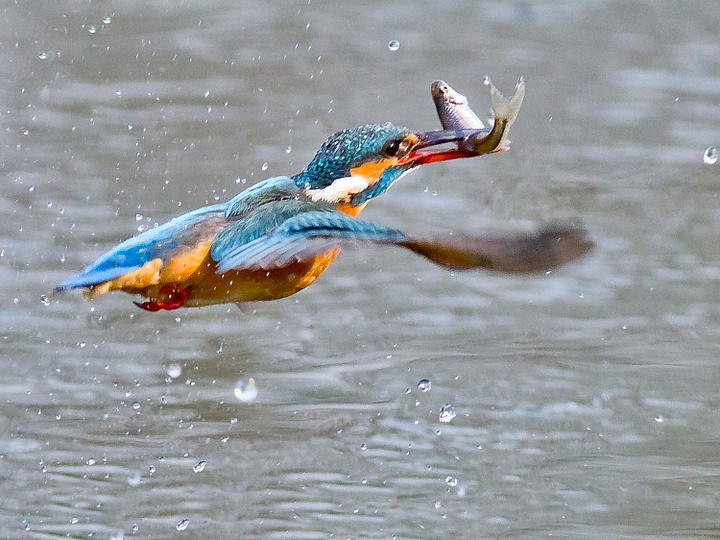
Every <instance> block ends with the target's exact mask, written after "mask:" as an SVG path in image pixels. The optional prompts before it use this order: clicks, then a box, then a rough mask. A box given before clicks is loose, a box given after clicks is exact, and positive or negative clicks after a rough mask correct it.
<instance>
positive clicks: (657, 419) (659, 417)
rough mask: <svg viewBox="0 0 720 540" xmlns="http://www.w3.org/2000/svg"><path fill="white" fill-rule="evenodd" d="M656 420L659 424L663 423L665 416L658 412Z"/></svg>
mask: <svg viewBox="0 0 720 540" xmlns="http://www.w3.org/2000/svg"><path fill="white" fill-rule="evenodd" d="M655 421H656V422H657V423H658V424H662V423H663V422H664V421H665V417H663V415H662V414H658V415H657V416H656V417H655Z"/></svg>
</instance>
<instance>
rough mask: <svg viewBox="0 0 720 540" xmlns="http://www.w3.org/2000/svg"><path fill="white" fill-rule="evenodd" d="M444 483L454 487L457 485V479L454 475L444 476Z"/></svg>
mask: <svg viewBox="0 0 720 540" xmlns="http://www.w3.org/2000/svg"><path fill="white" fill-rule="evenodd" d="M445 483H446V484H447V485H448V486H450V487H455V486H457V485H458V479H457V478H455V477H454V476H446V477H445Z"/></svg>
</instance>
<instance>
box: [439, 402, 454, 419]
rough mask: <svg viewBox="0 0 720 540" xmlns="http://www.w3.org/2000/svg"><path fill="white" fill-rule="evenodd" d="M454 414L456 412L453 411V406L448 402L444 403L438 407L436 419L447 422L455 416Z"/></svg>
mask: <svg viewBox="0 0 720 540" xmlns="http://www.w3.org/2000/svg"><path fill="white" fill-rule="evenodd" d="M456 415H457V413H456V412H455V407H453V406H452V405H450V404H449V403H446V404H445V405H443V406H442V408H441V409H440V416H438V420H439V421H440V422H442V423H443V424H447V423H448V422H450V421H451V420H452V419H453V418H455V416H456Z"/></svg>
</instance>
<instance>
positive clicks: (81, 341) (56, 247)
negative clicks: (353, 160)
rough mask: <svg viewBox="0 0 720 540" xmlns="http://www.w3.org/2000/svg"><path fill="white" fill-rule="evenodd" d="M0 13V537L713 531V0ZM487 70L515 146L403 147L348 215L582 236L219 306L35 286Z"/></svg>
mask: <svg viewBox="0 0 720 540" xmlns="http://www.w3.org/2000/svg"><path fill="white" fill-rule="evenodd" d="M0 20H2V25H0V74H1V75H2V76H1V77H0V100H1V101H2V107H1V108H0V128H1V129H0V144H1V146H0V168H1V176H0V182H2V190H1V192H0V211H1V212H2V214H3V216H4V219H2V220H1V221H0V297H1V298H2V304H1V310H0V318H1V319H0V358H2V368H3V372H4V373H3V376H2V377H1V378H0V392H1V395H2V399H0V482H1V484H0V485H1V488H0V536H1V537H3V538H28V539H50V538H77V539H80V538H96V539H112V540H119V539H124V538H133V537H137V538H155V539H164V538H203V539H209V538H218V539H227V538H276V539H281V538H282V539H310V538H395V539H434V538H539V537H549V536H552V537H561V538H587V539H591V538H592V539H597V538H650V537H652V538H697V537H702V536H706V537H715V536H718V535H720V525H719V523H720V522H719V521H718V518H717V509H718V507H719V504H720V500H719V499H720V492H719V491H718V481H719V480H720V479H719V477H720V460H719V458H718V451H717V449H718V443H720V420H719V419H718V414H717V410H718V407H719V406H720V392H719V391H718V388H719V383H720V367H718V355H719V353H720V329H719V324H718V323H720V302H719V301H720V289H719V287H718V284H719V282H720V267H719V265H718V262H719V260H720V257H719V254H718V246H719V245H720V232H719V230H720V227H719V226H720V211H719V210H718V206H719V205H718V199H719V193H720V164H711V162H712V161H713V159H712V157H713V156H712V155H710V156H707V157H704V156H705V153H706V149H708V148H709V147H713V146H720V42H719V41H718V32H717V29H718V28H719V27H720V10H718V9H717V3H716V2H713V1H711V0H707V1H700V0H690V1H689V2H688V1H682V2H681V1H666V2H654V1H650V0H645V1H640V0H638V1H630V0H627V1H623V0H572V1H570V0H567V1H562V0H560V1H552V0H545V1H543V0H537V1H533V0H522V1H521V0H517V1H509V2H501V1H498V2H486V1H477V0H467V1H456V2H448V1H432V0H427V1H406V0H398V1H394V2H377V1H370V2H362V3H361V2H356V3H350V2H329V1H317V0H302V1H298V2H296V1H288V2H269V1H262V0H260V1H257V2H253V3H250V2H237V1H231V0H179V1H176V2H168V1H163V0H145V1H143V2H140V1H135V0H115V1H110V0H108V1H92V2H91V1H85V0H83V1H80V0H67V1H62V2H32V1H30V0H16V1H15V2H6V3H5V4H4V5H3V7H0ZM391 41H397V44H393V45H392V46H389V45H390V42H391ZM398 45H399V46H398ZM485 75H489V76H490V77H491V78H492V80H493V82H494V83H495V84H496V85H497V86H498V87H499V88H500V89H501V90H502V91H504V92H505V93H506V94H509V93H511V91H512V88H513V86H514V84H515V81H516V80H517V78H518V77H519V76H520V75H523V76H524V77H525V80H526V83H527V96H526V99H525V103H524V105H523V108H522V110H521V111H520V115H519V118H518V121H517V123H516V124H515V126H514V127H513V131H512V133H511V139H512V141H513V146H512V150H511V151H510V152H506V153H503V154H497V155H491V156H487V157H482V158H478V159H472V160H463V161H458V162H447V163H441V164H434V165H429V166H426V167H423V168H422V169H421V170H418V171H416V172H414V173H413V174H412V175H410V176H408V177H406V178H405V179H403V181H402V182H400V183H398V184H397V185H395V186H394V187H393V188H392V189H391V190H390V191H389V192H388V193H387V194H385V195H384V196H383V197H381V198H379V199H377V200H375V201H374V202H373V204H372V205H371V206H370V208H368V209H367V210H366V211H365V213H364V214H363V217H364V218H366V219H369V220H372V221H375V222H378V223H383V224H387V225H392V226H397V227H400V228H402V229H404V230H407V231H412V232H428V233H440V232H445V231H451V230H455V231H470V232H472V231H476V232H477V231H508V230H525V229H529V228H532V227H533V226H535V225H537V224H539V223H541V222H546V221H553V220H559V219H567V218H580V219H582V220H583V222H584V223H585V225H586V226H587V227H588V228H589V230H590V231H591V233H592V235H593V237H594V239H595V240H596V242H597V244H598V246H597V250H596V251H595V252H594V254H592V255H591V256H590V257H588V258H587V259H584V260H582V261H580V262H578V263H575V264H573V265H571V266H569V267H567V268H563V269H560V270H559V271H556V272H553V273H551V274H550V275H543V276H539V277H530V278H528V277H508V276H498V275H491V274H487V273H458V274H452V273H449V272H447V271H446V270H444V269H441V268H438V267H435V266H433V265H431V264H429V263H428V262H427V261H425V260H423V259H421V258H419V257H414V256H413V255H412V254H409V253H407V252H404V251H401V250H390V249H385V250H383V249H379V248H378V249H365V250H360V251H352V252H348V253H344V254H343V255H342V256H341V257H340V258H339V259H338V261H337V262H336V263H335V264H334V265H333V266H332V268H331V269H330V270H329V271H328V272H326V273H325V274H324V275H323V276H322V277H321V278H320V279H319V280H318V282H317V283H316V284H314V285H313V286H312V287H310V288H309V289H307V290H305V291H303V292H301V293H299V294H297V295H296V296H293V297H291V298H288V299H285V300H280V301H277V302H270V303H261V304H253V305H249V306H247V307H246V308H245V309H244V310H243V311H241V310H239V309H238V308H237V307H235V306H233V305H223V306H214V307H209V308H203V309H183V310H178V311H174V312H163V313H146V312H143V311H141V310H139V309H137V308H136V307H135V306H134V305H133V304H132V302H131V299H132V298H131V297H130V296H127V295H124V294H113V295H106V296H103V297H101V298H98V299H96V300H94V301H91V302H86V301H84V300H83V299H82V297H81V295H80V294H79V293H77V292H74V293H72V292H71V293H68V294H63V295H54V294H53V293H52V289H53V287H54V285H55V284H57V283H58V282H59V281H61V280H62V279H64V278H65V277H67V276H68V275H70V274H72V273H75V272H76V271H78V270H80V269H81V268H82V267H83V266H84V265H85V264H87V263H89V262H91V261H92V260H94V259H95V257H97V256H98V255H100V254H101V253H103V252H104V251H106V250H107V249H109V248H110V247H112V246H113V245H114V244H115V243H117V242H118V241H120V240H123V239H124V238H126V237H128V236H130V235H132V234H134V233H136V232H137V231H140V230H145V229H147V228H150V227H153V226H154V225H155V224H156V223H161V222H164V221H166V220H168V219H169V218H171V217H173V216H175V215H177V214H179V213H181V212H183V211H187V210H191V209H193V208H196V207H198V206H201V205H204V204H206V203H213V202H215V201H225V200H227V199H229V198H230V197H232V196H233V195H234V194H235V193H237V192H239V191H240V190H242V189H244V188H245V187H247V186H248V185H251V184H253V183H255V182H256V181H258V180H261V179H263V178H265V177H268V176H271V175H277V174H292V173H296V172H298V171H299V170H300V169H301V168H302V167H303V166H304V165H305V164H306V163H307V162H308V161H309V160H310V159H311V157H312V156H313V154H314V152H315V150H316V149H317V148H318V147H319V145H320V144H321V143H322V141H323V140H324V139H325V138H326V137H327V136H328V135H329V134H331V133H332V132H334V131H336V130H339V129H343V128H346V127H351V126H354V125H358V124H363V123H368V122H386V121H392V122H393V123H395V124H399V125H406V126H408V127H410V128H411V129H415V130H427V129H434V128H438V127H439V122H438V120H437V117H436V114H435V110H434V107H433V104H432V101H431V99H430V92H429V86H430V83H431V82H432V81H433V80H434V79H437V78H442V79H444V80H446V81H448V82H449V83H450V84H451V85H453V86H454V87H455V88H456V89H458V90H459V91H461V92H463V93H464V94H466V95H467V96H468V97H469V98H470V101H471V104H472V105H473V107H474V109H475V110H476V111H477V112H478V113H489V95H488V91H487V87H486V86H483V84H482V80H483V77H484V76H485ZM710 154H712V152H710ZM423 379H427V381H423V382H422V383H421V384H418V383H420V382H421V381H422V380H423ZM255 394H256V395H255ZM445 405H450V406H452V407H453V408H454V413H455V414H456V416H455V417H454V418H452V419H451V420H450V421H449V422H441V421H440V410H441V408H442V407H443V406H445ZM446 410H447V408H446ZM451 416H452V414H449V415H445V416H444V418H443V419H444V420H447V419H449V418H450V417H451Z"/></svg>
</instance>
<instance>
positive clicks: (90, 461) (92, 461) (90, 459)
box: [85, 458, 95, 465]
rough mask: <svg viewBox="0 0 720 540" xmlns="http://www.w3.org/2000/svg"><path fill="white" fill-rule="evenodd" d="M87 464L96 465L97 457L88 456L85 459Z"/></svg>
mask: <svg viewBox="0 0 720 540" xmlns="http://www.w3.org/2000/svg"><path fill="white" fill-rule="evenodd" d="M85 465H95V458H88V459H87V460H86V461H85Z"/></svg>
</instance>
